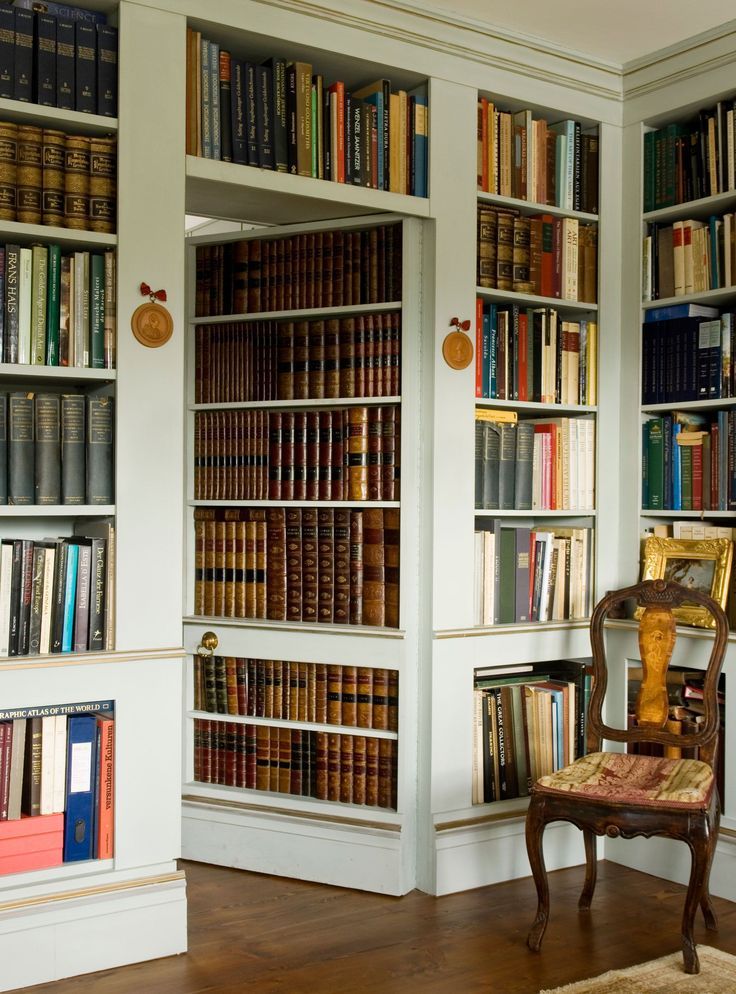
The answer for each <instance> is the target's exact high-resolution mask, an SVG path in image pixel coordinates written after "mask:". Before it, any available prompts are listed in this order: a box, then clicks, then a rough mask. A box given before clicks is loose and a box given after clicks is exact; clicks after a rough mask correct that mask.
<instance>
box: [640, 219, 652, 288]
mask: <svg viewBox="0 0 736 994" xmlns="http://www.w3.org/2000/svg"><path fill="white" fill-rule="evenodd" d="M641 299H642V300H644V301H646V300H651V299H652V236H651V235H647V236H646V238H644V239H642V245H641Z"/></svg>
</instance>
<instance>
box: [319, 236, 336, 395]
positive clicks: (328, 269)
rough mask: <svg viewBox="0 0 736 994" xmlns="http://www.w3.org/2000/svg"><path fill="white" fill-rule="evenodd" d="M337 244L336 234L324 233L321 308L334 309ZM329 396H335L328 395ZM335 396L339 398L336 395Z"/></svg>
mask: <svg viewBox="0 0 736 994" xmlns="http://www.w3.org/2000/svg"><path fill="white" fill-rule="evenodd" d="M334 244H335V232H334V231H324V232H323V233H322V283H321V303H320V307H332V306H333V302H334V298H333V293H334V263H333V258H332V256H333V251H334ZM328 396H333V395H332V394H328ZM334 396H337V395H336V394H335V395H334Z"/></svg>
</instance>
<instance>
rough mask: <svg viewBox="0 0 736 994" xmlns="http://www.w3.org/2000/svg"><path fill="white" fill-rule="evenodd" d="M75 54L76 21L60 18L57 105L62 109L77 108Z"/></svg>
mask: <svg viewBox="0 0 736 994" xmlns="http://www.w3.org/2000/svg"><path fill="white" fill-rule="evenodd" d="M75 54H76V37H75V34H74V21H69V20H66V19H64V20H62V19H59V20H58V21H57V22H56V106H57V107H59V108H61V109H62V110H74V109H75V108H74V99H75V92H76V83H75V73H74V68H75V64H76V58H75Z"/></svg>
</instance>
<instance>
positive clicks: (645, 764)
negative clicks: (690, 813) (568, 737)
mask: <svg viewBox="0 0 736 994" xmlns="http://www.w3.org/2000/svg"><path fill="white" fill-rule="evenodd" d="M712 790H713V770H712V769H711V768H710V766H708V764H707V763H701V762H700V761H699V760H697V759H662V758H660V757H658V756H633V755H629V754H628V753H624V752H593V753H591V754H590V755H588V756H583V757H581V758H580V759H577V760H575V762H574V763H571V764H570V765H569V766H566V767H564V769H561V770H557V772H556V773H550V774H548V775H547V776H543V777H540V778H539V780H537V782H536V784H535V785H534V791H535V792H537V793H547V792H551V793H569V794H577V795H582V796H583V797H587V798H590V799H591V800H599V801H615V802H617V803H620V804H629V805H639V806H645V807H653V806H657V805H660V804H662V805H667V806H669V807H671V806H677V807H683V808H703V807H706V806H707V804H708V802H709V800H710V795H711V792H712Z"/></svg>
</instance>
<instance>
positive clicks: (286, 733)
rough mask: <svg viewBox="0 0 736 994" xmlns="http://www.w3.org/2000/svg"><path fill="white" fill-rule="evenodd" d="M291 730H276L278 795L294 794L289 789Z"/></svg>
mask: <svg viewBox="0 0 736 994" xmlns="http://www.w3.org/2000/svg"><path fill="white" fill-rule="evenodd" d="M291 731H292V730H291V729H290V728H279V729H276V732H277V734H278V742H279V752H278V756H279V760H278V792H279V793H280V794H290V793H294V792H292V789H291Z"/></svg>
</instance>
